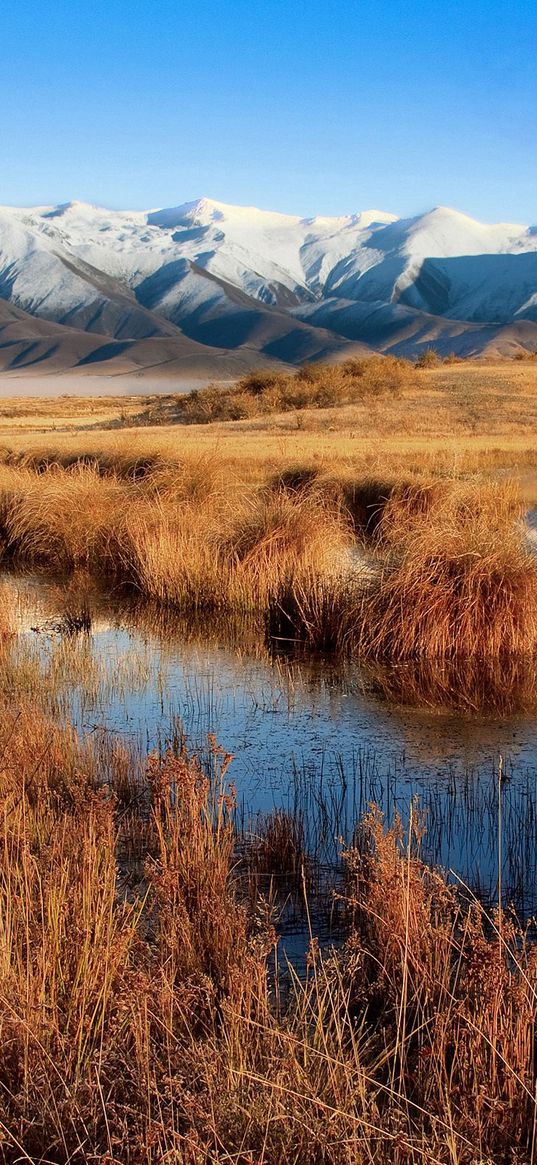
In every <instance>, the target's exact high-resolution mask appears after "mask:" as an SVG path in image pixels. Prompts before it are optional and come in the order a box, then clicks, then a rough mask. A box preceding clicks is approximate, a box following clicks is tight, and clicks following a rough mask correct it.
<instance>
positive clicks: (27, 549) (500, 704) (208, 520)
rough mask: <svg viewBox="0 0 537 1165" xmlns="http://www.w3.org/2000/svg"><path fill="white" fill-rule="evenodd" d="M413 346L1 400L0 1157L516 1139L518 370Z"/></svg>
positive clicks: (528, 952) (525, 624)
mask: <svg viewBox="0 0 537 1165" xmlns="http://www.w3.org/2000/svg"><path fill="white" fill-rule="evenodd" d="M430 364H431V366H430V367H425V368H421V369H414V368H413V367H407V366H406V365H404V364H403V365H401V364H399V363H398V364H397V370H396V368H395V365H393V364H390V363H389V362H388V363H386V362H384V363H383V362H382V361H381V362H380V364H379V362H378V361H377V362H375V363H374V364H370V365H368V367H367V368H365V369H364V368H363V367H361V368H360V369H358V368H357V367H354V368H353V369H351V370H349V371H347V372H345V371H341V370H340V371H336V372H335V371H333V370H332V371H330V372H326V373H318V372H311V371H306V373H305V374H303V375H302V376H299V377H298V378H296V377H295V378H287V379H286V380H285V383H284V382H282V381H281V380H280V381H279V382H278V383H276V384H274V383H270V378H269V379H268V380H267V379H265V380H264V381H263V382H262V385H261V388H260V387H259V381H256V382H255V383H253V384H252V383H251V384H250V386H249V387H248V385H245V384H244V383H243V384H242V385H240V386H239V387H238V389H233V390H230V391H229V393H228V397H227V398H226V399H227V403H226V405H225V407H226V408H227V409H228V410H229V409H234V410H235V411H236V412H237V411H238V412H239V413H240V414H241V415H240V416H239V417H237V418H236V419H227V420H226V419H218V420H211V419H210V417H209V419H208V418H207V416H205V419H204V423H200V418H199V415H198V414H196V415H194V414H195V412H196V410H199V409H200V408H203V409H205V412H206V413H207V409H208V408H209V411H210V410H211V409H213V410H214V409H215V408H218V409H221V408H223V407H224V406H223V405H222V403H221V398H220V403H218V401H216V398H215V397H214V394H213V396H211V394H210V393H209V395H207V396H205V397H202V399H201V404H200V394H198V395H197V396H194V397H193V398H191V400H190V403H189V402H187V403H186V404H185V403H184V402H183V403H181V402H178V400H177V399H176V398H165V399H162V400H157V399H156V398H153V399H150V398H148V399H146V400H143V401H140V400H139V399H138V400H134V399H133V398H129V399H128V400H126V401H125V402H122V404H121V409H122V415H121V417H119V416H118V408H119V402H118V401H114V402H111V403H110V405H108V404H107V403H106V402H101V401H99V402H83V401H82V402H81V401H77V402H74V401H59V402H57V403H56V404H53V403H47V405H46V406H45V405H44V403H43V401H42V400H41V401H39V403H38V404H37V402H36V403H35V404H34V403H33V402H22V401H21V402H18V403H17V402H10V403H9V404H6V406H5V408H4V414H5V415H4V417H3V420H2V425H3V427H4V433H3V436H2V441H3V445H4V448H3V451H2V454H1V459H0V535H1V546H2V565H3V569H4V577H3V582H2V591H1V599H2V604H1V606H2V638H1V645H0V650H1V653H2V669H1V681H0V698H1V709H0V736H1V746H0V787H1V790H2V798H1V802H2V812H1V815H0V817H1V820H0V1025H1V1030H2V1053H1V1055H0V1086H1V1089H2V1105H1V1109H0V1159H3V1160H4V1161H5V1162H6V1163H8V1162H9V1163H11V1162H15V1161H31V1162H37V1161H39V1162H54V1163H56V1165H67V1162H74V1163H76V1165H78V1163H79V1162H80V1163H82V1162H87V1161H102V1162H107V1163H108V1165H112V1162H117V1163H118V1165H119V1162H127V1161H128V1162H133V1163H138V1162H140V1163H142V1162H153V1163H154V1165H157V1162H159V1163H160V1162H163V1161H170V1162H172V1161H173V1162H178V1163H179V1162H180V1163H181V1165H183V1163H184V1165H209V1163H210V1165H223V1163H224V1162H225V1163H229V1165H231V1162H233V1163H234V1165H254V1163H255V1165H279V1163H280V1162H293V1163H296V1165H314V1163H315V1165H317V1163H323V1165H325V1163H326V1165H355V1163H358V1162H359V1163H361V1162H364V1163H365V1162H379V1163H384V1162H394V1163H395V1162H396V1163H397V1165H399V1163H401V1165H402V1163H403V1162H408V1161H418V1160H419V1161H425V1162H430V1163H431V1165H432V1163H433V1162H435V1163H438V1162H441V1163H442V1165H443V1163H444V1162H446V1163H447V1162H452V1163H453V1165H455V1163H461V1165H462V1163H464V1165H466V1163H468V1165H473V1163H475V1162H478V1161H479V1162H485V1161H487V1162H488V1161H494V1162H500V1161H501V1162H512V1163H513V1165H515V1163H517V1165H519V1163H521V1162H524V1163H527V1165H530V1162H533V1160H534V1157H535V1131H536V1112H537V1106H536V1102H535V1096H536V1080H537V1077H536V1074H535V1022H536V1018H537V1004H536V1000H537V945H536V944H535V943H534V926H533V924H531V922H529V921H528V919H529V915H531V913H532V911H533V909H534V902H535V890H536V877H537V875H536V873H535V859H534V854H535V849H536V847H535V840H536V838H535V830H536V828H537V825H536V822H537V804H536V798H535V790H534V779H533V769H534V755H535V753H536V751H537V744H536V743H535V730H534V716H535V708H536V706H537V679H536V677H537V660H536V654H535V653H536V648H537V558H536V556H535V553H534V549H533V544H532V541H531V537H530V536H528V530H527V528H526V526H525V525H524V515H525V513H526V511H527V509H528V506H529V505H531V504H532V503H534V502H535V500H536V495H535V494H534V493H533V490H534V484H533V483H534V472H535V468H536V465H537V437H535V435H534V434H533V432H532V429H533V427H534V424H535V423H537V407H536V404H537V396H536V395H535V394H536V391H537V364H536V362H535V361H532V360H525V361H520V362H518V361H513V362H505V363H504V364H503V365H498V366H496V365H495V366H488V365H485V364H477V363H476V364H470V363H468V364H441V365H437V364H435V362H434V361H433V360H431V362H430ZM383 369H384V370H385V371H383ZM323 376H324V380H323ZM395 382H396V383H395ZM343 392H345V393H347V396H351V397H352V399H350V400H344V398H343V397H342V395H341V394H342V393H343ZM297 393H299V394H300V393H301V394H302V396H297ZM293 394H294V395H293ZM338 394H339V395H338ZM260 400H261V403H260ZM215 401H216V403H215ZM338 401H339V402H340V403H338ZM252 402H253V403H252ZM342 402H343V403H342ZM185 409H186V410H187V412H188V410H190V415H189V416H185ZM95 410H97V411H95ZM245 412H246V413H247V414H248V415H244V413H245ZM8 413H9V414H10V415H6V414H8ZM140 414H141V415H140ZM533 418H535V421H534V420H533ZM148 421H151V422H152V424H151V425H148V424H147V422H148ZM170 422H173V423H170ZM181 422H182V423H181ZM185 422H187V423H185ZM106 426H110V427H106ZM54 428H56V431H52V430H53V429H54ZM233 737H235V739H233ZM234 752H236V754H237V755H236V760H235V761H233V762H232V761H231V754H232V753H234ZM500 758H501V759H500ZM235 783H236V786H237V787H236V788H235ZM256 789H257V792H256ZM416 795H417V798H416ZM374 803H376V807H375V804H374ZM511 903H512V904H514V906H515V907H516V911H513V910H512V909H511V906H510V904H511ZM287 959H289V960H290V962H287Z"/></svg>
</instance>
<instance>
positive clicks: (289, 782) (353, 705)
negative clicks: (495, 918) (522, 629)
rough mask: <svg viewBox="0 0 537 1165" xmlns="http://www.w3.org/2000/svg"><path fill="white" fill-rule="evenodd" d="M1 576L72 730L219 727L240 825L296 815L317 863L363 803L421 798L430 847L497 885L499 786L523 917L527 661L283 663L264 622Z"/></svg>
mask: <svg viewBox="0 0 537 1165" xmlns="http://www.w3.org/2000/svg"><path fill="white" fill-rule="evenodd" d="M4 586H7V587H8V588H9V591H10V596H11V600H12V602H13V603H14V604H15V607H16V611H17V622H18V627H19V630H20V638H19V644H20V650H21V651H22V650H25V651H31V652H33V653H35V654H36V656H37V657H38V659H39V661H40V666H41V667H42V668H43V669H44V670H45V672H46V674H47V675H48V676H49V678H50V677H51V676H52V677H53V678H54V683H55V685H56V686H55V692H56V697H57V709H58V710H59V713H61V714H62V715H65V716H69V717H71V718H72V719H73V720H74V722H75V724H76V725H77V727H78V728H79V730H80V731H82V732H90V731H95V730H96V729H97V727H98V729H99V731H101V730H103V729H104V730H106V731H111V732H118V733H120V734H122V735H123V736H125V737H127V738H128V739H129V740H130V741H131V742H133V743H134V744H136V746H137V747H138V748H139V749H140V751H144V750H146V749H150V748H154V747H164V746H165V744H166V743H167V742H168V741H169V740H170V739H173V738H175V737H177V736H178V735H179V734H180V733H181V732H184V733H185V734H186V737H187V740H188V742H189V744H190V746H191V747H193V748H195V749H197V750H198V751H200V752H202V751H203V749H204V748H205V747H206V740H207V734H208V733H209V732H214V733H216V735H217V738H218V740H219V743H220V744H222V746H223V747H224V748H225V749H226V750H229V751H230V752H232V753H233V754H234V756H235V761H234V765H233V778H234V781H235V783H236V785H237V788H238V790H239V795H240V812H241V815H242V818H243V821H244V822H245V823H246V824H251V825H252V826H254V827H255V819H256V815H257V814H259V813H267V812H269V811H270V810H272V809H273V808H275V807H278V806H283V807H285V808H289V809H292V810H293V811H296V812H297V813H299V814H300V815H301V816H302V818H303V821H304V828H305V832H306V836H307V840H308V845H309V846H310V848H311V849H312V850H313V851H315V852H316V853H317V855H318V856H319V857H320V858H321V859H322V860H323V861H332V860H334V859H335V858H336V857H337V854H338V852H339V849H340V838H341V837H342V838H344V839H345V840H346V841H348V840H350V838H351V837H352V832H353V829H354V825H355V822H356V820H357V818H358V817H359V816H360V815H361V814H362V813H363V812H364V811H365V810H366V809H367V807H368V804H369V803H370V802H371V801H375V802H377V803H378V804H379V805H380V806H381V807H382V808H383V809H384V811H385V812H386V814H387V816H388V818H390V819H391V818H392V817H393V814H394V812H395V811H398V812H400V814H401V816H402V817H403V819H405V818H406V817H407V815H408V811H409V806H410V803H411V800H412V798H415V797H416V798H418V800H419V803H420V805H421V806H422V808H423V810H424V812H425V815H426V824H427V833H426V836H425V839H424V843H423V845H424V852H425V855H426V856H427V857H430V858H432V859H433V860H434V861H437V862H440V863H441V864H442V865H443V866H445V867H446V868H452V869H454V870H455V871H456V872H457V874H458V875H459V876H460V877H461V878H462V879H463V880H464V881H465V882H468V883H470V884H471V885H472V886H473V887H475V888H476V889H477V890H478V891H479V892H480V893H481V894H482V895H483V896H484V897H486V898H487V897H489V896H491V897H494V894H495V890H496V886H497V881H498V870H497V866H498V858H497V852H498V845H497V839H498V804H499V799H500V796H501V801H502V821H503V835H504V840H503V886H504V889H505V893H506V896H507V897H509V898H512V899H513V900H514V901H515V904H516V905H517V907H518V908H519V909H523V910H524V911H525V912H526V913H527V912H533V911H534V909H535V908H536V906H537V847H536V845H535V842H536V830H537V796H536V792H535V780H534V772H535V762H536V760H537V718H536V716H535V714H534V712H533V711H532V709H533V708H534V707H535V702H534V700H533V694H534V690H537V680H536V677H535V674H534V668H533V661H531V660H527V659H524V660H517V661H509V663H505V662H504V663H502V665H501V667H496V666H494V667H489V668H488V669H487V668H485V669H481V670H479V671H476V665H475V664H465V665H460V664H455V663H449V664H448V665H446V666H444V667H442V668H440V669H437V670H436V673H434V672H431V670H430V669H429V670H428V671H427V670H426V669H423V667H421V668H417V667H416V666H414V667H410V666H406V665H405V668H398V669H390V670H387V669H380V668H378V667H377V668H375V669H371V668H360V667H358V666H357V665H353V664H351V663H349V662H347V663H344V664H336V663H335V662H334V661H326V660H320V659H317V660H308V659H307V658H304V657H299V656H293V655H291V654H287V655H286V657H285V658H284V659H282V658H281V657H278V656H275V655H274V654H273V652H272V651H271V650H270V645H267V643H266V640H265V628H264V625H263V622H262V621H261V620H255V619H247V618H244V619H240V618H236V619H234V620H226V621H225V622H218V621H216V622H215V621H211V622H210V623H208V622H207V620H206V619H203V618H198V619H189V620H185V619H178V618H176V617H173V616H172V615H170V614H169V613H167V614H166V613H163V612H162V611H159V612H157V611H155V610H154V609H152V608H150V607H148V606H147V605H142V604H141V603H138V602H136V600H135V599H133V598H132V597H131V598H130V599H127V598H126V597H125V596H124V595H122V594H120V593H117V594H115V593H112V594H109V595H103V593H102V592H100V591H99V590H97V589H96V588H95V586H94V585H93V584H90V583H89V581H88V580H87V579H85V578H83V577H75V578H74V579H71V580H70V581H69V583H68V584H63V583H61V581H60V582H51V581H50V580H46V579H41V578H39V577H37V576H32V575H29V576H26V577H20V576H5V577H4ZM82 609H84V610H85V611H87V613H88V615H89V619H88V620H87V621H86V624H85V625H86V626H89V625H91V629H90V630H89V631H85V630H84V627H83V626H82V627H81V628H79V629H78V632H77V629H76V628H74V629H73V628H71V632H70V633H68V630H67V627H68V625H67V624H66V623H64V624H62V619H65V617H66V615H67V614H69V613H71V615H72V614H73V613H75V612H76V611H77V610H78V611H81V610H82ZM62 685H63V687H62ZM491 706H492V707H493V708H494V711H490V710H487V709H490V707H491ZM500 755H501V756H502V757H503V764H504V773H505V781H504V783H503V785H502V787H501V790H500V789H499V786H498V780H497V772H498V758H499V756H500Z"/></svg>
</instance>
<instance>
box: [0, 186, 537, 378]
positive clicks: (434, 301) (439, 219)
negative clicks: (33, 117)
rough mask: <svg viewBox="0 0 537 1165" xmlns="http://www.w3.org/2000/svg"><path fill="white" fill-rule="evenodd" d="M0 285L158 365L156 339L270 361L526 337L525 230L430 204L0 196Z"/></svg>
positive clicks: (478, 346)
mask: <svg viewBox="0 0 537 1165" xmlns="http://www.w3.org/2000/svg"><path fill="white" fill-rule="evenodd" d="M0 299H4V300H5V301H7V302H9V303H11V304H14V305H15V306H16V307H18V308H20V309H23V310H24V311H25V312H27V313H30V315H31V316H34V317H38V318H41V319H43V320H50V321H54V322H55V323H57V324H61V325H63V326H64V327H65V328H66V329H69V331H70V332H71V337H70V341H69V342H70V345H71V349H73V338H72V333H73V331H76V332H77V334H78V335H83V334H88V333H90V334H95V333H97V334H99V335H101V336H104V337H108V339H109V340H111V341H112V340H113V341H114V342H117V343H121V344H123V345H127V344H131V343H134V342H137V341H145V340H149V339H151V340H155V341H157V340H162V341H163V353H164V355H163V359H162V361H160V360H158V359H156V360H155V364H156V365H158V366H160V365H161V364H162V363H166V360H167V359H168V357H167V355H166V354H165V353H166V352H167V350H168V340H170V341H172V348H173V343H175V345H176V347H177V345H179V347H180V344H181V342H182V341H185V342H186V341H187V340H188V341H190V342H192V344H194V345H195V346H196V351H197V350H198V349H199V350H203V348H207V349H209V350H210V352H211V353H214V352H215V351H220V352H223V351H228V352H230V353H236V354H238V353H239V352H240V353H241V354H242V356H243V357H244V360H245V361H246V362H248V361H250V362H251V363H255V362H256V361H257V362H259V361H261V362H262V363H263V362H265V363H267V362H271V361H272V362H283V363H285V364H289V363H298V362H300V361H303V360H315V359H327V358H329V359H338V358H341V357H343V356H344V355H345V353H346V352H347V351H348V350H349V345H350V344H352V343H356V342H358V343H360V344H363V345H372V346H373V347H379V348H381V349H383V350H392V351H395V350H397V351H406V352H409V353H411V352H413V351H416V350H419V348H420V347H423V345H424V344H426V343H435V342H436V343H438V345H439V346H441V347H442V349H443V350H445V351H448V350H457V351H460V350H463V349H464V350H469V349H470V348H471V349H472V350H476V351H479V350H483V348H484V347H486V346H487V344H488V342H489V340H490V338H491V337H493V338H495V343H503V342H505V344H506V346H510V347H512V345H513V344H519V345H532V344H533V343H534V339H533V335H534V332H533V329H534V327H535V326H537V229H536V228H530V227H526V226H522V225H520V224H513V223H499V224H492V225H490V224H483V223H480V222H477V221H475V220H474V219H472V218H470V217H469V216H468V215H465V214H461V213H460V212H458V211H454V210H450V209H448V208H445V207H438V208H436V209H434V210H432V211H429V212H427V213H426V214H423V215H419V216H416V217H414V218H411V219H398V218H396V216H394V215H392V214H387V213H383V212H381V211H376V210H374V211H365V212H362V213H359V214H358V213H357V214H352V215H346V216H341V217H337V218H328V217H315V218H310V219H305V218H299V217H297V216H292V215H284V214H278V213H275V212H271V211H262V210H258V209H256V208H254V207H239V206H230V205H227V204H225V203H222V202H216V201H214V200H212V199H208V198H202V199H198V200H197V201H194V202H189V203H183V204H182V205H179V206H177V207H172V208H167V209H156V210H150V211H111V210H105V209H102V208H100V207H95V206H89V205H87V204H85V203H79V202H69V203H64V204H62V205H59V206H42V207H35V208H13V207H5V208H0ZM526 325H527V326H526ZM506 327H507V328H509V327H511V331H510V332H509V333H507V332H505V330H504V329H505V328H506ZM29 331H31V329H29ZM498 337H500V338H498ZM506 337H507V338H506ZM28 339H29V340H31V339H32V337H31V336H30V335H29V337H28ZM59 342H60V341H58V343H59ZM472 345H473V347H472ZM90 347H91V346H90ZM102 347H103V346H102V345H98V348H97V350H100V348H102ZM75 348H76V350H77V351H78V350H79V349H80V359H84V356H83V355H82V349H83V348H84V344H82V346H80V342H79V341H77V344H76V345H75ZM73 351H74V349H73ZM114 351H115V352H116V355H117V354H118V352H117V350H116V349H114V348H113V347H110V348H109V352H110V354H111V355H110V357H109V358H110V359H115V356H113V355H112V353H113V352H114ZM144 351H145V350H144ZM92 352H93V348H92V347H91V350H88V355H89V358H90V359H93V356H92ZM208 355H209V353H208ZM242 356H241V359H242ZM145 358H146V357H145V355H144V360H145ZM195 358H196V357H195V354H194V353H192V359H195ZM43 360H45V361H46V354H45V355H44V356H43Z"/></svg>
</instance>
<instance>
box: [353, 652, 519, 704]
mask: <svg viewBox="0 0 537 1165" xmlns="http://www.w3.org/2000/svg"><path fill="white" fill-rule="evenodd" d="M364 680H365V681H366V683H367V686H368V687H369V689H370V690H371V691H372V692H373V693H374V695H376V696H380V697H382V699H384V700H387V701H389V702H390V703H392V704H403V705H407V706H414V707H418V708H423V707H429V708H453V709H456V710H460V711H463V712H468V713H473V712H476V713H479V712H488V713H494V714H496V715H500V716H512V715H515V714H516V713H521V712H532V711H534V710H535V709H536V708H537V661H536V659H535V655H528V654H527V655H515V654H513V653H508V654H505V655H503V656H501V657H498V656H485V657H484V658H483V657H480V656H462V657H461V656H452V657H449V658H447V659H444V658H436V659H421V658H419V659H416V658H413V659H405V660H402V661H399V662H398V663H390V662H388V663H387V662H385V661H384V662H380V661H378V662H376V663H370V664H368V665H367V666H366V667H365V670H364Z"/></svg>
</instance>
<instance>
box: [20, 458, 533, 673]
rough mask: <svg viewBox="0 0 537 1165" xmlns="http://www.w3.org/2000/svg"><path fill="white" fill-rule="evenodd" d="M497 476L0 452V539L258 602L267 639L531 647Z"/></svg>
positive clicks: (507, 504)
mask: <svg viewBox="0 0 537 1165" xmlns="http://www.w3.org/2000/svg"><path fill="white" fill-rule="evenodd" d="M521 515H522V506H521V501H520V497H519V495H518V493H517V490H516V489H515V487H514V486H513V485H512V483H510V482H509V481H507V480H503V481H501V482H491V481H484V480H483V479H481V478H474V479H468V480H465V479H461V480H457V479H440V478H436V479H435V478H432V479H431V478H430V477H425V476H422V477H421V478H419V477H415V478H414V479H409V478H408V477H405V478H403V477H400V476H396V477H394V478H393V479H392V480H390V479H389V478H386V479H384V480H383V479H380V478H379V479H377V478H371V477H370V476H365V477H363V478H358V479H357V478H356V477H355V476H353V474H352V473H349V472H348V471H347V472H346V473H343V472H342V473H340V474H339V475H336V474H334V473H332V472H328V471H323V470H322V469H320V468H319V467H315V466H312V465H306V466H290V467H289V468H288V469H287V470H285V471H281V470H280V471H279V472H278V473H277V474H270V475H268V477H266V478H265V479H264V480H262V481H261V482H260V483H258V482H249V483H248V484H246V483H245V482H244V480H243V479H242V478H241V476H240V475H236V476H233V475H231V474H230V473H229V472H227V473H226V472H225V471H224V469H223V466H222V463H221V462H219V461H218V460H216V461H213V462H212V463H209V462H208V461H207V460H206V459H205V458H196V457H191V458H185V459H183V461H182V462H181V463H179V462H178V463H176V464H175V465H172V464H170V463H164V462H162V463H160V464H159V465H158V466H155V465H153V466H152V468H151V469H150V470H148V471H147V473H145V475H144V476H143V477H142V478H141V479H140V480H134V479H132V477H131V478H128V477H127V478H126V477H124V476H119V475H118V474H115V473H113V472H111V473H107V474H106V475H105V476H103V475H102V474H101V472H100V470H99V469H98V468H96V467H95V466H87V465H75V466H71V467H69V468H68V469H62V468H59V467H58V466H57V465H54V466H52V467H51V468H48V469H47V468H45V469H44V470H43V471H42V472H39V473H36V472H34V471H32V470H30V469H28V468H22V469H15V468H13V467H9V466H7V467H4V468H3V470H2V473H1V475H0V538H1V544H2V546H3V550H4V554H5V555H6V556H11V557H12V558H13V559H15V560H16V561H19V562H25V563H34V564H40V565H42V566H45V567H48V568H51V569H53V570H73V569H78V568H84V569H89V570H90V571H91V572H92V574H93V575H94V576H96V577H100V578H103V579H105V580H112V581H114V582H115V583H118V584H120V585H124V584H126V585H127V586H129V587H130V588H131V589H132V588H134V589H135V590H136V591H137V592H138V593H140V594H141V595H143V596H144V597H147V598H150V599H154V600H156V601H158V602H160V603H163V604H167V605H170V606H173V607H175V608H176V609H177V610H183V611H194V610H198V611H209V610H213V611H248V610H257V611H260V612H265V613H267V614H268V615H269V621H270V623H271V625H272V626H274V627H275V628H276V633H277V635H278V636H279V638H280V640H282V639H284V638H287V639H303V640H305V641H306V642H307V643H309V645H310V646H311V647H313V648H322V649H323V650H338V651H347V652H348V651H351V652H354V653H361V654H363V655H367V656H369V657H373V658H378V659H381V658H389V659H393V660H402V659H408V658H413V657H416V658H417V657H420V658H426V659H434V658H440V657H447V656H455V655H459V656H480V657H487V658H488V657H500V656H503V655H506V654H507V653H509V652H510V653H517V654H524V653H533V652H534V651H535V649H536V647H537V613H536V612H537V603H536V599H537V559H535V557H534V556H533V555H532V553H531V552H530V550H529V548H528V547H527V545H526V542H525V536H524V532H523V528H522V521H521Z"/></svg>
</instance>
